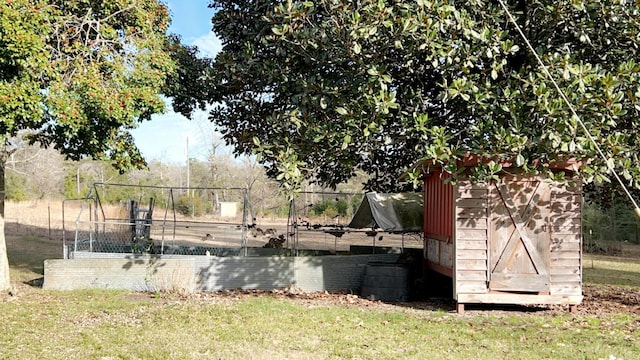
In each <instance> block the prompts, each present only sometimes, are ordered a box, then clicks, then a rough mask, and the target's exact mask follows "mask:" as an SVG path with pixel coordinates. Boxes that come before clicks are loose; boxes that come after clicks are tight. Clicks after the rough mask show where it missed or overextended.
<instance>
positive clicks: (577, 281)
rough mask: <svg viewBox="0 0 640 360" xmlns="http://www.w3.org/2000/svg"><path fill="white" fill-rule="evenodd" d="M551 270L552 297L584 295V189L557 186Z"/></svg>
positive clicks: (552, 217)
mask: <svg viewBox="0 0 640 360" xmlns="http://www.w3.org/2000/svg"><path fill="white" fill-rule="evenodd" d="M549 223H550V224H549V225H550V229H551V248H550V268H549V271H550V273H551V288H550V293H551V294H552V295H582V261H581V259H582V189H581V188H580V187H579V186H577V187H566V188H565V187H555V188H554V189H553V191H552V193H551V209H550V217H549Z"/></svg>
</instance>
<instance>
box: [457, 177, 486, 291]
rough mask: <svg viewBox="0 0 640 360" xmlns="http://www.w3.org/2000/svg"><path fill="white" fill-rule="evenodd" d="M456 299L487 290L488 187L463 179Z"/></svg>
mask: <svg viewBox="0 0 640 360" xmlns="http://www.w3.org/2000/svg"><path fill="white" fill-rule="evenodd" d="M455 199H456V200H455V232H454V253H455V254H454V256H455V266H454V272H453V274H454V276H453V281H454V299H457V294H459V293H469V294H482V293H486V292H487V260H488V255H487V253H488V249H487V229H488V227H487V221H488V189H487V186H486V185H483V184H471V183H470V182H468V181H460V182H459V184H458V185H457V186H456V188H455Z"/></svg>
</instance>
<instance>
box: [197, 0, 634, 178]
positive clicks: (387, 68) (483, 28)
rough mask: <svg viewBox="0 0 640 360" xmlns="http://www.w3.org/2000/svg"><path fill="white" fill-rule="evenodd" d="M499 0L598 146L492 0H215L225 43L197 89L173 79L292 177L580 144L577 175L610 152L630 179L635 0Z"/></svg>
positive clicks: (544, 156) (562, 152)
mask: <svg viewBox="0 0 640 360" xmlns="http://www.w3.org/2000/svg"><path fill="white" fill-rule="evenodd" d="M506 3H507V4H506V6H507V7H508V9H509V12H510V13H512V14H513V16H514V18H515V22H516V23H517V24H518V25H519V27H521V29H522V30H523V33H524V35H525V36H526V38H527V39H528V40H529V41H530V42H531V44H532V46H533V48H535V51H536V52H537V54H539V55H540V58H541V60H542V61H543V62H544V63H545V64H546V65H547V66H548V67H549V71H550V73H551V75H552V77H553V78H555V79H556V80H557V82H558V84H559V86H560V87H561V88H562V89H563V90H564V92H565V93H566V95H567V97H568V100H569V103H570V104H571V105H572V106H573V107H575V109H577V113H578V115H579V117H580V118H581V119H582V121H584V124H585V126H586V128H587V129H588V130H589V132H590V135H592V136H593V138H594V140H595V143H597V144H599V146H601V147H602V148H603V149H604V152H605V156H604V158H602V157H600V156H598V154H597V151H596V149H595V147H594V143H592V142H591V140H590V139H589V137H588V136H587V134H586V133H585V132H584V131H583V129H582V128H581V126H579V123H578V122H577V119H576V117H575V116H573V114H572V113H571V111H570V108H569V106H568V105H567V104H566V103H565V102H564V101H563V100H562V98H561V96H560V94H559V93H558V92H557V91H556V89H555V88H554V86H553V85H552V83H551V81H550V79H549V78H548V77H547V76H546V75H545V73H544V71H543V68H542V67H541V66H540V64H539V63H538V61H537V60H536V58H535V57H534V53H533V52H531V51H530V50H529V48H528V46H527V44H526V43H525V41H524V39H523V37H521V36H520V34H519V33H518V31H517V28H516V26H514V24H513V23H512V22H511V21H510V20H509V17H508V16H507V13H506V12H505V10H504V8H503V7H502V6H501V4H500V2H499V1H481V0H472V1H438V0H436V1H427V0H417V1H407V2H391V1H377V0H376V1H372V0H362V1H357V2H352V1H339V0H318V1H294V0H289V1H270V0H251V1H249V0H213V1H212V4H211V6H212V7H213V8H215V10H216V13H215V15H214V17H213V27H214V31H215V32H216V33H217V35H218V36H219V37H220V38H221V40H222V44H223V49H222V51H221V52H220V53H219V54H218V55H217V56H216V58H215V60H214V61H213V62H212V63H210V64H209V65H208V66H205V67H204V69H203V70H202V73H201V76H200V77H199V78H198V81H196V82H192V83H191V85H192V86H194V84H195V85H197V86H195V87H197V88H204V89H206V91H198V92H196V91H194V90H193V89H192V90H189V89H186V91H191V92H192V93H191V96H192V99H191V101H192V100H193V99H197V100H199V101H203V100H204V101H207V102H211V103H217V104H218V106H217V107H215V108H214V110H213V111H211V114H210V119H211V121H213V122H214V123H215V124H216V125H217V126H218V127H219V129H220V130H221V132H222V134H223V136H224V139H225V140H226V141H227V143H228V144H231V145H233V146H234V147H235V151H236V153H237V154H249V153H255V154H258V155H259V157H260V161H261V162H262V163H263V164H265V165H266V167H267V169H268V171H269V174H270V175H272V176H273V177H276V178H278V179H279V180H280V181H281V183H282V184H283V185H284V186H285V187H288V188H291V189H296V188H297V187H299V184H300V183H301V181H303V180H304V179H314V180H315V181H318V182H320V183H322V184H323V185H336V184H338V183H340V182H342V181H345V180H346V179H348V178H350V177H351V176H353V174H354V171H355V169H362V170H364V171H366V172H367V173H369V174H370V175H372V178H371V179H372V180H371V181H370V182H369V183H368V184H367V188H369V189H372V190H397V187H398V185H397V183H398V181H397V179H398V177H399V176H400V175H401V174H402V173H405V172H409V173H410V174H412V175H413V177H414V178H416V179H417V178H419V175H420V171H421V169H420V167H415V166H414V165H415V164H416V163H419V162H420V161H424V160H429V161H431V162H433V163H436V164H439V165H442V166H444V167H445V168H446V169H447V170H448V171H450V172H451V173H453V174H457V173H458V172H459V171H461V169H459V168H458V166H457V165H456V164H457V163H456V161H455V160H456V159H460V158H461V157H462V156H464V155H465V154H467V153H471V154H475V155H478V156H482V157H484V158H486V159H489V160H493V161H487V162H486V163H481V164H478V165H477V166H475V167H473V168H471V169H467V170H468V171H470V174H471V176H472V177H473V179H476V180H483V179H484V180H486V179H492V178H496V174H497V173H498V172H499V171H500V170H501V165H500V164H501V162H502V160H509V161H511V162H512V163H513V164H514V165H515V166H517V167H519V168H521V170H523V171H526V172H530V173H536V172H547V171H548V170H546V168H545V167H544V164H548V163H550V162H554V161H562V160H566V159H569V158H577V159H583V160H586V159H588V161H583V162H582V163H581V166H580V167H579V170H580V174H581V175H582V177H583V179H584V181H585V182H587V183H589V182H592V181H598V182H600V181H604V182H606V181H607V180H608V179H609V178H610V175H611V174H610V169H609V166H607V163H608V164H609V165H610V167H611V168H615V170H616V171H617V172H618V173H619V174H621V177H622V178H623V179H624V180H626V181H627V182H628V183H629V184H630V185H633V186H637V185H638V181H640V162H639V161H638V153H639V150H640V142H639V141H638V140H637V139H638V127H639V126H640V116H639V114H640V64H638V63H637V62H636V61H637V59H638V58H639V53H638V51H639V50H638V47H639V45H640V13H639V10H638V7H637V6H635V5H634V4H631V3H629V2H625V1H623V0H618V1H606V2H605V1H588V2H582V1H570V0H554V1H522V0H519V1H506ZM188 58H189V57H185V59H188ZM190 59H191V60H190V61H191V63H192V64H194V65H192V66H193V68H194V69H196V68H200V69H202V65H203V60H201V59H197V58H195V56H192V57H190ZM185 88H186V87H185ZM187 102H188V101H187ZM185 109H186V108H185ZM186 110H188V109H186ZM187 112H188V111H187ZM549 176H552V177H556V178H558V179H559V177H561V176H562V174H549Z"/></svg>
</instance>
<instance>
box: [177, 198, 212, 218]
mask: <svg viewBox="0 0 640 360" xmlns="http://www.w3.org/2000/svg"><path fill="white" fill-rule="evenodd" d="M175 208H176V211H177V212H178V213H180V214H182V215H185V216H202V215H204V214H206V213H207V211H208V210H210V209H211V206H210V204H209V203H208V202H207V201H205V200H203V199H201V198H198V197H190V196H187V195H183V196H181V197H179V198H178V199H177V200H176V203H175Z"/></svg>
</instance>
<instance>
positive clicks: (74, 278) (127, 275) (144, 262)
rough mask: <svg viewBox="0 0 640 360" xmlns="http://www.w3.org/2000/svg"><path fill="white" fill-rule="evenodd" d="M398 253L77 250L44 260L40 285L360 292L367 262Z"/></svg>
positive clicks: (384, 259)
mask: <svg viewBox="0 0 640 360" xmlns="http://www.w3.org/2000/svg"><path fill="white" fill-rule="evenodd" d="M398 257H399V254H371V255H333V256H300V257H281V256H270V257H213V256H211V257H209V256H180V255H163V256H153V257H151V256H133V255H131V254H129V255H127V254H112V253H87V255H83V254H81V253H75V254H74V258H73V259H63V260H60V259H56V260H45V263H44V283H43V288H45V289H51V290H73V289H92V288H93V289H95V288H103V289H126V290H138V291H162V290H186V291H194V290H196V291H218V290H225V289H262V290H270V289H279V288H284V287H289V286H296V287H298V288H300V289H302V290H304V291H324V290H343V289H350V290H352V291H354V292H358V291H359V290H360V287H361V286H362V280H363V277H364V271H365V268H366V265H367V263H370V262H395V261H397V260H398Z"/></svg>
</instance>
